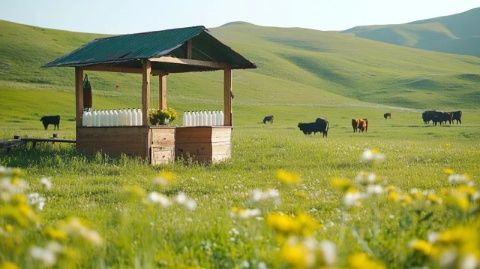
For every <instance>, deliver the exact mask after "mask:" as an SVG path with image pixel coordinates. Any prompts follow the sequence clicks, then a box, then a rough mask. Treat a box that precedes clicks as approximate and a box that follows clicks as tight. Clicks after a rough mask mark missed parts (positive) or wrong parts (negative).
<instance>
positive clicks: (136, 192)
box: [124, 186, 146, 201]
mask: <svg viewBox="0 0 480 269" xmlns="http://www.w3.org/2000/svg"><path fill="white" fill-rule="evenodd" d="M124 190H125V193H127V195H128V198H129V199H130V200H131V201H138V200H142V199H143V198H144V197H145V196H146V192H145V190H144V189H142V188H141V187H139V186H126V187H124Z"/></svg>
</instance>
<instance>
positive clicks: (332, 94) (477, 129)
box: [0, 22, 480, 269]
mask: <svg viewBox="0 0 480 269" xmlns="http://www.w3.org/2000/svg"><path fill="white" fill-rule="evenodd" d="M0 23H1V25H2V27H1V28H0V29H1V34H2V37H5V38H2V39H0V101H1V103H0V124H1V129H0V138H10V137H12V136H13V135H21V136H35V137H50V136H51V135H52V133H53V132H55V133H58V134H59V136H60V137H65V138H74V136H75V133H74V128H75V126H74V119H73V117H74V115H73V111H74V102H73V97H74V95H73V92H72V87H73V74H72V72H71V70H65V69H50V70H44V69H39V68H38V67H39V66H40V65H41V64H43V63H45V62H47V61H48V60H50V59H52V58H54V57H56V55H58V54H61V53H64V52H66V51H69V50H71V49H73V48H75V47H76V46H78V45H79V44H81V43H82V42H86V41H87V40H90V39H91V38H93V37H96V36H98V35H93V34H78V33H69V32H62V31H55V30H46V29H40V28H35V27H29V26H21V25H13V24H10V23H7V22H0ZM3 26H5V27H3ZM212 32H213V34H215V35H216V36H218V37H219V38H220V39H222V40H225V42H227V43H228V44H229V45H231V46H232V47H234V48H235V49H238V50H239V51H240V52H241V53H242V54H245V55H246V56H247V58H252V59H253V61H254V62H255V63H257V64H258V66H259V67H260V68H259V69H258V70H255V71H238V72H235V73H234V82H233V83H234V93H235V96H236V97H235V99H234V107H233V109H234V137H233V145H234V150H233V158H232V160H230V161H228V162H226V163H222V164H218V165H210V166H203V165H198V164H192V163H188V162H182V161H178V162H175V163H174V164H170V165H164V166H155V167H151V166H149V165H147V164H145V163H144V162H143V161H142V160H138V159H134V158H130V157H126V156H120V157H109V156H104V155H101V154H97V155H95V156H85V155H81V154H79V153H77V152H76V151H75V150H74V148H73V147H72V146H66V145H58V144H55V145H42V146H37V147H36V148H34V149H32V148H29V147H27V148H19V149H16V150H13V151H11V152H6V151H0V166H5V167H18V168H20V169H22V171H23V173H24V174H23V175H22V176H21V178H23V179H25V182H26V183H27V184H28V185H29V186H30V188H28V189H23V188H22V187H21V186H22V184H21V182H22V181H21V180H20V177H19V176H18V173H17V172H16V171H9V170H6V169H2V170H0V180H1V185H0V237H1V239H2V240H1V241H0V242H1V243H0V268H15V267H7V266H14V265H16V266H18V268H46V267H58V268H75V267H76V268H259V269H263V268H320V267H326V268H385V267H388V268H411V267H421V266H429V267H430V268H440V267H446V268H475V267H467V265H471V264H474V266H477V268H478V266H479V264H480V253H479V250H480V246H479V242H480V236H479V234H478V230H480V226H479V220H478V219H479V216H478V214H479V212H480V203H479V196H480V192H479V190H478V187H477V185H478V184H479V183H480V182H479V179H478V175H479V174H480V166H479V165H478V164H479V161H480V144H479V143H478V142H479V137H480V113H479V112H480V111H479V110H478V107H477V105H478V101H479V99H478V98H479V96H480V95H479V94H478V79H477V78H478V75H476V74H477V73H478V72H479V70H480V69H479V66H480V60H479V59H478V58H475V57H467V56H455V55H448V54H440V53H433V52H426V51H419V50H415V49H409V48H401V47H397V46H391V45H385V44H381V43H378V42H373V41H366V40H362V39H359V38H354V37H351V36H348V35H343V34H339V33H332V32H318V31H311V30H305V29H281V28H268V27H257V26H254V25H249V24H242V23H235V24H231V25H226V26H224V27H221V28H218V29H214V30H212ZM38 40H44V42H43V43H42V42H37V41H38ZM1 42H3V43H1ZM19 48H20V49H19ZM28 54H32V55H34V56H35V57H27V56H28ZM35 72H36V73H35ZM89 76H90V78H91V79H92V81H93V82H94V83H95V84H94V106H95V107H96V108H121V107H139V106H140V104H141V97H140V94H139V91H137V90H136V89H139V85H140V80H141V79H140V77H139V76H127V75H115V74H107V75H104V74H99V73H92V74H89ZM156 83H158V81H155V80H153V83H152V84H153V85H152V88H156V87H157V86H156ZM115 85H119V86H120V87H119V89H117V88H116V87H115ZM221 92H222V77H221V72H211V73H200V74H184V75H172V76H171V77H169V104H170V106H172V107H174V108H175V109H177V110H178V111H179V112H182V111H186V110H196V109H197V110H198V109H209V110H214V109H215V110H217V109H221V108H222V102H221V101H222V95H221ZM157 98H158V97H157V96H155V94H153V96H152V103H155V102H156V101H155V100H157ZM424 108H437V109H441V110H454V109H455V110H457V109H462V111H463V117H462V121H463V124H461V125H455V124H454V125H447V126H437V127H433V126H431V125H424V124H423V122H422V121H421V111H422V110H423V109H424ZM386 111H389V112H391V113H392V119H391V120H390V119H389V120H385V119H383V113H384V112H386ZM46 114H60V115H61V116H62V122H61V127H60V128H61V129H60V130H59V131H52V130H48V131H45V130H43V127H42V125H41V123H40V122H39V118H40V116H41V115H46ZM267 114H273V115H275V123H274V124H272V125H270V124H267V125H263V124H262V123H261V120H262V118H263V116H264V115H267ZM319 116H323V117H326V118H328V120H329V121H330V131H329V134H328V138H322V137H321V136H319V135H316V136H305V135H303V134H302V133H301V132H300V131H299V130H298V129H297V127H296V126H297V124H298V122H309V121H313V120H314V119H315V118H317V117H319ZM360 117H362V118H363V117H367V118H368V119H369V130H368V133H361V134H359V133H353V132H352V130H351V126H350V121H351V119H352V118H360ZM179 122H181V119H178V120H176V122H174V124H178V123H179ZM50 128H51V127H50ZM365 149H375V150H377V149H378V151H380V152H381V153H382V154H384V155H385V160H384V161H383V162H378V163H376V162H374V163H370V162H362V161H361V158H360V157H361V155H362V154H363V152H364V151H365ZM446 168H450V169H453V172H452V171H449V170H447V172H448V173H449V174H450V177H451V178H455V176H452V175H455V174H458V175H457V176H456V178H457V181H461V179H464V180H465V182H459V183H452V182H449V180H448V178H449V174H446V173H445V171H444V169H446ZM170 173H172V174H173V175H174V177H175V180H167V179H170V178H171V176H170ZM364 173H367V174H364ZM368 173H374V174H375V175H376V178H375V180H372V182H367V183H365V182H364V183H358V182H356V180H355V178H363V177H367V178H368ZM464 174H468V175H469V176H464ZM159 175H160V176H161V177H162V178H163V180H164V181H166V182H168V184H167V185H161V184H160V185H159V184H156V183H155V180H154V179H155V178H157V181H158V177H159ZM359 175H360V176H359ZM362 175H363V176H362ZM365 175H367V176H365ZM43 177H51V179H50V182H51V183H52V186H51V188H46V187H48V183H45V180H44V183H43V184H41V182H40V180H41V178H43ZM370 177H371V176H370ZM297 178H300V179H301V180H300V181H299V182H296V181H297ZM282 180H283V182H282ZM47 182H48V180H47ZM285 182H287V183H285ZM335 186H336V187H335ZM368 188H375V190H376V191H377V194H374V193H369V194H368V197H367V193H368ZM254 189H260V190H262V191H263V192H266V191H267V190H269V189H273V191H270V192H266V194H265V193H264V194H262V195H263V196H264V198H265V196H268V197H269V198H266V200H265V201H256V200H258V199H257V198H258V197H257V198H255V199H254V198H252V191H254ZM379 190H382V191H381V194H380V193H378V192H380V191H379ZM154 192H155V193H154ZM182 192H183V193H185V195H186V196H187V197H188V198H185V197H183V196H182V195H180V196H179V194H180V193H182ZM31 193H39V195H40V196H41V197H44V198H45V201H44V202H45V206H44V208H43V210H39V209H38V206H39V204H41V199H40V198H38V197H37V198H35V197H34V198H35V199H34V198H32V197H30V200H31V201H30V203H27V202H26V199H27V195H28V194H31ZM257 194H258V191H257ZM162 195H163V196H162ZM262 195H261V196H262ZM272 196H273V197H272ZM190 199H193V201H195V202H192V200H190ZM32 203H33V204H32ZM167 203H171V205H170V206H169V207H164V206H165V205H166V204H167ZM195 205H196V206H195ZM247 209H248V210H247ZM280 212H281V213H280ZM74 217H78V218H79V219H81V221H77V220H76V219H75V218H74ZM459 225H463V226H460V228H458V227H459ZM431 232H437V235H438V236H437V239H435V236H433V234H432V233H431ZM429 237H430V239H429V240H427V239H428V238H429ZM432 238H433V239H432ZM415 239H418V240H417V241H413V240H415ZM420 239H423V240H424V241H420ZM447 239H448V240H447ZM53 242H55V243H53Z"/></svg>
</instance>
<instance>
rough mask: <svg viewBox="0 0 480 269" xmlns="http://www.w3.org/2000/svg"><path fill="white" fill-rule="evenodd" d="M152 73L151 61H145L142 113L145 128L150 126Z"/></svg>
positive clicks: (143, 68)
mask: <svg viewBox="0 0 480 269" xmlns="http://www.w3.org/2000/svg"><path fill="white" fill-rule="evenodd" d="M151 72H152V64H151V63H150V61H149V60H144V62H143V67H142V78H143V80H142V113H143V126H148V125H149V120H148V110H149V109H150V74H151Z"/></svg>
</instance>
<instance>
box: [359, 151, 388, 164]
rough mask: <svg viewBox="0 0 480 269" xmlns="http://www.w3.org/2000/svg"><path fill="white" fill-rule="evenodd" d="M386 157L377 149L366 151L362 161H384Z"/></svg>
mask: <svg viewBox="0 0 480 269" xmlns="http://www.w3.org/2000/svg"><path fill="white" fill-rule="evenodd" d="M384 159H385V155H384V154H383V153H380V152H379V151H378V150H377V149H365V150H364V151H363V153H362V156H361V160H362V161H364V162H373V161H383V160H384Z"/></svg>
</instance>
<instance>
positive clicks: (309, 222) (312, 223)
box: [295, 213, 320, 236]
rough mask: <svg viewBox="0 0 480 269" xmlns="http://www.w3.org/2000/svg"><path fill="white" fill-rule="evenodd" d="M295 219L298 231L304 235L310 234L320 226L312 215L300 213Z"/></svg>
mask: <svg viewBox="0 0 480 269" xmlns="http://www.w3.org/2000/svg"><path fill="white" fill-rule="evenodd" d="M295 221H296V222H297V223H298V226H299V229H300V230H299V231H298V232H299V233H301V234H302V235H304V236H309V235H312V234H313V233H314V232H315V230H317V229H318V228H319V227H320V224H319V223H318V222H317V220H315V219H314V218H313V217H312V216H310V215H308V214H306V213H300V214H298V216H297V217H296V218H295Z"/></svg>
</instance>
